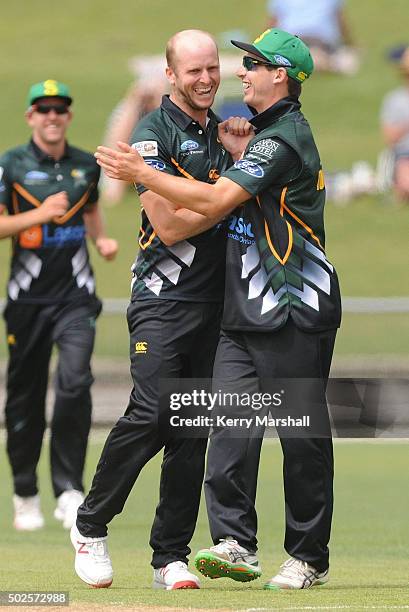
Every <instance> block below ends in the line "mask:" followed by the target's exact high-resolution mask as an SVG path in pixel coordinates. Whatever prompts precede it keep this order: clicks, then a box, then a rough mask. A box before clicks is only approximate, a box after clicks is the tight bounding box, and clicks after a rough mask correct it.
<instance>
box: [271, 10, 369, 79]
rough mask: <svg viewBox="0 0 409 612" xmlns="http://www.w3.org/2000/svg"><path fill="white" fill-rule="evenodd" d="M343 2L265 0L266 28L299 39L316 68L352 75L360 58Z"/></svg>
mask: <svg viewBox="0 0 409 612" xmlns="http://www.w3.org/2000/svg"><path fill="white" fill-rule="evenodd" d="M343 4H344V0H313V1H311V0H268V2H267V13H268V16H269V27H271V28H280V29H282V30H286V31H287V32H291V34H296V35H297V36H299V37H300V38H302V40H303V41H304V42H305V43H306V44H307V45H308V46H309V47H310V51H311V54H312V56H313V59H314V65H315V69H316V70H321V71H326V72H339V73H343V74H355V73H356V72H357V70H358V68H359V57H358V53H357V50H356V49H354V48H353V41H352V36H351V32H350V29H349V26H348V23H347V20H346V17H345V13H344V9H343Z"/></svg>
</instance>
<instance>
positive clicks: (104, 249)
mask: <svg viewBox="0 0 409 612" xmlns="http://www.w3.org/2000/svg"><path fill="white" fill-rule="evenodd" d="M95 247H96V249H97V251H98V253H99V254H100V255H101V257H103V258H104V259H106V261H112V260H113V259H115V257H116V254H117V253H118V243H117V241H116V240H114V238H107V237H106V236H101V237H100V238H97V239H96V241H95Z"/></svg>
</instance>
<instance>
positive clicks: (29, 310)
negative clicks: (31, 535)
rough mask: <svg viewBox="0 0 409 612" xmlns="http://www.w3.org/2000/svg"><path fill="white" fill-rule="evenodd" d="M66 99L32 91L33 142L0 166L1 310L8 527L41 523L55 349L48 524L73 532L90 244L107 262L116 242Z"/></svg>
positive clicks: (87, 374) (87, 375)
mask: <svg viewBox="0 0 409 612" xmlns="http://www.w3.org/2000/svg"><path fill="white" fill-rule="evenodd" d="M71 103H72V98H71V94H70V92H69V90H68V87H67V86H66V85H64V84H63V83H59V82H57V81H55V80H52V79H49V80H47V81H44V82H41V83H37V84H35V85H33V86H32V87H31V88H30V91H29V96H28V110H27V112H26V120H27V123H28V125H29V126H30V128H31V130H32V138H31V140H30V141H29V142H28V143H27V144H25V145H22V146H20V147H17V148H15V149H11V150H9V151H7V152H6V153H4V155H3V156H2V158H1V160H0V166H1V182H0V211H1V212H5V211H6V210H7V212H8V214H9V216H8V217H0V237H1V238H5V237H7V236H13V253H12V259H11V271H10V279H9V283H8V288H7V305H6V309H5V312H4V317H5V320H6V328H7V343H8V349H9V363H8V373H7V400H6V425H7V452H8V457H9V460H10V464H11V468H12V472H13V482H14V492H15V495H14V498H13V501H14V510H15V517H14V526H15V528H16V529H19V530H35V529H39V528H41V527H42V526H43V524H44V518H43V515H42V512H41V509H40V498H39V495H38V487H37V478H36V468H37V463H38V460H39V457H40V452H41V445H42V439H43V434H44V430H45V414H44V412H45V397H46V391H47V382H48V367H49V361H50V356H51V351H52V348H53V346H54V345H56V346H57V348H58V354H59V357H58V365H57V373H56V378H55V404H54V412H53V418H52V422H51V475H52V484H53V490H54V495H55V497H57V498H58V502H57V507H56V509H55V513H54V516H55V518H57V519H58V520H61V521H62V522H63V525H64V527H65V528H67V529H68V528H70V527H71V525H72V522H73V520H74V518H75V516H76V509H77V507H78V505H79V504H80V503H81V501H82V500H83V498H84V496H83V483H82V475H83V468H84V460H85V453H86V447H87V440H88V433H89V428H90V424H91V395H90V387H91V384H92V382H93V378H92V374H91V370H90V359H91V354H92V350H93V346H94V336H95V319H96V317H97V316H98V314H99V312H100V310H101V303H100V301H99V300H98V298H97V297H96V295H95V282H94V275H93V272H92V269H91V266H90V263H89V257H88V251H87V245H86V235H88V236H89V237H90V238H91V239H92V241H93V242H94V244H95V246H96V248H97V250H98V252H99V254H100V255H102V257H104V258H105V259H107V260H110V259H113V258H114V257H115V254H116V252H117V248H118V247H117V243H116V241H115V240H112V239H111V238H107V237H106V235H105V229H104V224H103V221H102V218H101V214H100V211H99V208H98V205H97V200H98V190H97V183H98V178H99V168H98V166H97V165H96V164H95V161H94V159H93V157H92V155H91V154H90V153H87V152H85V151H82V150H80V149H77V148H74V147H72V146H70V145H69V144H68V143H67V142H66V139H65V133H66V130H67V128H68V126H69V124H70V122H71V119H72V112H71V109H70V105H71Z"/></svg>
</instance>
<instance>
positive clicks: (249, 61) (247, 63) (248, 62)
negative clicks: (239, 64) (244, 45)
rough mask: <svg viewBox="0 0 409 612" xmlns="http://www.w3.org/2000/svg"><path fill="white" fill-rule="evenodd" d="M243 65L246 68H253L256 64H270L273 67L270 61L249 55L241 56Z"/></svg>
mask: <svg viewBox="0 0 409 612" xmlns="http://www.w3.org/2000/svg"><path fill="white" fill-rule="evenodd" d="M243 66H244V68H245V69H246V70H254V69H255V68H256V67H257V66H271V67H274V68H275V66H274V64H272V63H271V62H263V61H262V60H259V59H254V57H250V56H249V55H245V56H244V57H243Z"/></svg>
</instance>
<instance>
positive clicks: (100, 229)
mask: <svg viewBox="0 0 409 612" xmlns="http://www.w3.org/2000/svg"><path fill="white" fill-rule="evenodd" d="M84 224H85V228H86V230H87V234H88V236H89V237H90V238H91V240H92V242H93V243H94V244H95V247H96V249H97V251H98V253H99V254H100V255H101V257H103V258H104V259H106V260H107V261H111V260H112V259H115V256H116V254H117V252H118V243H117V241H116V240H114V239H113V238H108V236H107V235H106V232H105V224H104V220H103V218H102V214H101V209H100V208H99V206H98V202H95V203H93V205H92V206H91V207H90V208H89V209H88V210H86V211H84Z"/></svg>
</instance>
